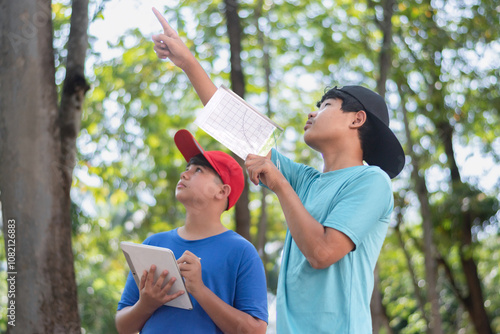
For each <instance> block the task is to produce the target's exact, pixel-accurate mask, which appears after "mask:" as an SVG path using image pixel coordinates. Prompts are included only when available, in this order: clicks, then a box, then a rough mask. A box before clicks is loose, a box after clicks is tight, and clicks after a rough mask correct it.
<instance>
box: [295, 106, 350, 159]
mask: <svg viewBox="0 0 500 334" xmlns="http://www.w3.org/2000/svg"><path fill="white" fill-rule="evenodd" d="M354 114H355V113H351V112H344V111H343V110H342V100H341V99H338V98H329V99H326V100H324V101H322V102H321V104H320V105H319V109H318V110H316V111H313V112H310V113H309V115H308V119H307V122H306V124H305V126H304V141H305V142H306V144H307V145H309V146H310V147H311V148H313V149H316V150H319V149H320V148H321V147H322V146H324V145H327V144H329V143H332V142H336V141H337V140H338V139H341V138H345V137H346V136H347V134H348V133H349V131H350V128H349V125H350V124H352V122H353V117H354V116H355V115H354Z"/></svg>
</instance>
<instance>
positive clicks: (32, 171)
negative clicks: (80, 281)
mask: <svg viewBox="0 0 500 334" xmlns="http://www.w3.org/2000/svg"><path fill="white" fill-rule="evenodd" d="M87 10H88V0H82V1H78V0H75V1H74V5H73V15H72V22H71V23H72V25H71V32H70V40H69V42H68V72H67V74H68V78H69V77H70V76H71V75H73V76H75V73H76V72H77V71H75V70H73V69H71V68H72V67H71V66H69V65H70V64H71V63H73V64H74V66H73V68H75V67H76V68H80V69H81V73H80V80H73V81H74V82H76V83H77V84H76V85H74V84H73V85H71V84H69V83H68V86H67V88H65V89H64V94H65V95H68V94H69V95H71V96H65V98H64V99H67V100H70V101H79V108H81V102H82V100H83V94H84V93H85V91H86V89H87V84H86V83H85V79H84V78H83V61H84V58H85V50H86V46H87V34H86V31H87V26H88V19H87V17H88V12H87ZM0 25H1V31H2V33H3V34H2V36H1V45H0V50H1V51H0V52H1V53H2V54H1V57H0V87H1V89H0V160H1V161H2V163H1V164H0V190H1V200H2V211H3V220H4V224H3V226H4V236H5V245H6V251H7V254H12V255H14V253H15V256H12V257H9V259H8V260H9V269H8V272H9V273H8V278H9V304H8V305H9V307H10V309H9V311H8V314H9V315H10V317H9V318H8V321H9V325H8V327H7V328H8V332H9V333H23V334H24V333H80V332H81V330H80V319H79V315H78V303H77V292H76V291H77V290H76V281H75V272H74V267H73V251H72V248H71V217H70V204H71V200H70V196H69V190H70V187H71V174H72V169H73V165H74V151H75V147H74V138H76V134H77V133H78V129H77V128H76V127H75V128H73V129H72V131H69V130H70V129H69V126H67V128H66V129H63V128H61V120H62V119H64V120H65V121H64V122H65V123H67V122H69V121H70V120H71V119H76V118H79V117H80V113H79V112H76V111H77V110H76V109H75V108H74V105H73V108H68V107H65V108H61V109H59V108H58V101H57V90H56V85H55V66H54V50H53V47H52V13H51V1H50V0H38V1H36V0H17V1H2V4H1V5H0ZM75 40H76V41H78V42H76V43H75ZM82 43H84V44H82ZM75 44H78V45H80V48H81V47H83V48H84V49H83V50H75ZM82 45H84V46H82ZM82 51H83V58H82V56H81V55H82ZM77 55H78V56H77ZM76 65H78V66H76ZM71 72H73V74H71ZM62 114H64V117H61V115H62ZM72 124H73V126H76V125H78V124H79V122H75V121H73V123H72ZM69 132H71V135H69ZM71 136H72V137H73V148H72V149H70V148H69V146H67V143H68V141H67V140H66V138H68V137H71ZM68 151H70V152H72V154H73V155H71V153H69V152H68Z"/></svg>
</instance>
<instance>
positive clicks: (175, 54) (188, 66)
mask: <svg viewBox="0 0 500 334" xmlns="http://www.w3.org/2000/svg"><path fill="white" fill-rule="evenodd" d="M153 13H154V14H155V15H156V17H157V18H158V21H160V23H161V26H162V27H163V34H159V35H154V36H153V41H154V43H155V46H154V50H155V52H156V55H157V56H158V58H160V59H167V58H168V59H170V60H171V61H172V62H173V63H174V64H175V65H176V66H177V67H179V68H180V69H182V70H183V71H184V73H186V75H187V76H188V78H189V81H191V84H192V85H193V87H194V89H195V91H196V93H197V94H198V96H199V98H200V100H201V102H202V103H203V105H206V104H207V103H208V101H209V100H210V99H211V98H212V96H213V95H214V94H215V92H216V91H217V87H216V86H215V84H214V83H213V82H212V80H211V79H210V77H209V76H208V74H207V73H206V72H205V70H204V69H203V67H201V64H200V63H199V62H198V60H197V59H196V58H195V56H194V55H193V54H192V53H191V51H189V49H188V47H187V46H186V44H184V42H183V41H182V40H181V39H180V37H179V35H178V34H177V32H176V31H175V30H174V29H173V28H172V27H171V26H170V25H169V24H168V22H167V20H166V19H165V18H164V17H163V15H161V14H160V12H159V11H158V10H157V9H156V8H153Z"/></svg>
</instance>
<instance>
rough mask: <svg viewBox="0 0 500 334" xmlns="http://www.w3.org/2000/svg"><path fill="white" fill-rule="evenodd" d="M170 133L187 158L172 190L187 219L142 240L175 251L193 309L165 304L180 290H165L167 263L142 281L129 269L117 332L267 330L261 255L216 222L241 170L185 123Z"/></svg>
mask: <svg viewBox="0 0 500 334" xmlns="http://www.w3.org/2000/svg"><path fill="white" fill-rule="evenodd" d="M174 140H175V143H176V145H177V147H178V148H179V150H180V151H181V153H182V155H183V156H184V158H185V159H186V161H188V164H187V167H186V170H185V171H184V172H183V173H181V177H180V180H179V182H178V184H177V187H176V192H175V196H176V198H177V200H178V201H180V202H181V203H182V204H183V205H184V207H185V208H186V221H185V224H184V225H183V226H182V227H180V228H178V229H175V230H172V231H168V232H162V233H157V234H154V235H152V236H150V237H148V238H147V239H146V240H145V241H144V244H148V245H153V246H159V247H166V248H169V249H171V250H172V251H173V252H174V255H175V256H176V258H178V260H177V262H178V264H179V269H180V271H181V274H182V276H183V278H184V281H185V284H186V288H187V291H188V292H189V294H190V295H191V297H192V298H191V300H192V302H193V310H185V309H180V308H175V307H169V306H165V305H163V304H165V303H167V302H169V301H171V300H173V299H175V298H176V297H178V296H179V295H180V293H181V292H177V293H175V294H169V290H170V288H171V287H172V285H173V283H174V282H175V278H170V279H169V277H168V272H167V271H166V270H165V271H164V272H162V273H161V275H160V277H159V278H158V280H157V281H156V282H154V280H153V277H154V272H155V270H156V267H155V266H152V267H151V268H150V271H149V272H146V271H144V273H143V275H142V278H141V281H140V287H139V288H137V284H136V283H135V280H134V278H133V276H132V275H131V274H129V276H128V278H127V282H126V284H125V289H124V291H123V293H122V298H121V300H120V302H119V304H118V311H117V314H116V327H117V329H118V332H119V333H137V332H139V331H140V332H141V333H193V334H196V333H265V332H266V329H267V318H268V312H267V287H266V279H265V273H264V267H263V264H262V261H261V259H260V257H259V255H258V254H257V251H256V250H255V247H253V245H252V244H251V243H250V242H248V241H247V240H245V239H244V238H243V237H241V236H240V235H238V234H237V233H236V232H234V231H231V230H228V229H227V228H226V227H224V226H223V225H222V223H221V221H220V216H221V214H222V213H223V212H224V211H225V210H229V209H230V208H231V207H232V206H233V205H234V204H235V203H236V201H237V200H238V198H239V196H240V195H241V192H242V191H243V187H244V177H243V170H242V169H241V167H240V165H239V164H238V163H237V162H236V160H234V159H233V158H232V157H231V156H230V155H228V154H226V153H224V152H220V151H204V150H203V149H202V148H201V146H200V145H199V144H198V142H197V141H196V140H195V139H194V138H193V136H192V135H191V134H190V133H189V132H188V131H187V130H179V131H178V132H177V133H176V134H175V137H174ZM165 280H168V283H167V284H166V285H165V286H164V287H163V288H162V284H163V282H164V281H165Z"/></svg>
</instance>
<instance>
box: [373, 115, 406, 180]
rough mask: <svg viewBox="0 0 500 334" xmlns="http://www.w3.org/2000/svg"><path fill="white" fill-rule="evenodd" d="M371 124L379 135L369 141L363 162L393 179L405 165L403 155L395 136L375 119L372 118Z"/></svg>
mask: <svg viewBox="0 0 500 334" xmlns="http://www.w3.org/2000/svg"><path fill="white" fill-rule="evenodd" d="M372 120H373V124H374V126H375V127H376V130H377V133H378V134H379V135H378V136H377V138H376V139H374V140H372V141H370V143H369V144H368V145H369V146H368V148H367V152H365V161H366V162H367V163H368V164H369V165H375V166H379V167H380V168H381V169H382V170H383V171H385V172H386V173H387V174H388V175H389V177H390V178H391V179H392V178H395V177H396V176H398V174H399V173H400V172H401V171H402V170H403V167H404V165H405V153H404V151H403V147H401V144H400V143H399V140H398V139H397V137H396V135H395V134H394V133H393V132H392V131H391V129H389V127H388V126H386V125H385V124H384V123H383V122H382V121H381V120H379V119H378V118H377V117H372Z"/></svg>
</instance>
